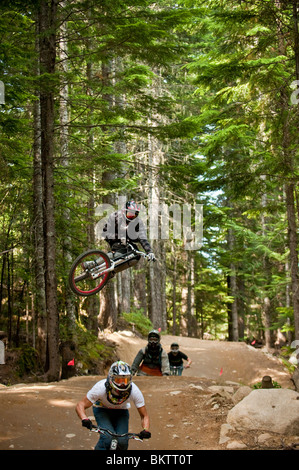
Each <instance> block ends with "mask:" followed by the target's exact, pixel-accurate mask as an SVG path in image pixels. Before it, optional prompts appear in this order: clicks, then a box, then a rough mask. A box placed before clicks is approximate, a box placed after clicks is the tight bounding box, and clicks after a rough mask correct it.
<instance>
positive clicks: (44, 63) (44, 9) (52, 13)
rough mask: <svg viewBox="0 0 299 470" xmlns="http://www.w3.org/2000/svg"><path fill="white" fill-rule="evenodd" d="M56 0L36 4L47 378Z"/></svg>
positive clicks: (54, 345)
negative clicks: (40, 81)
mask: <svg viewBox="0 0 299 470" xmlns="http://www.w3.org/2000/svg"><path fill="white" fill-rule="evenodd" d="M57 3H58V0H51V1H47V0H41V2H40V7H39V27H40V28H39V30H40V31H39V32H40V69H41V75H43V74H46V77H45V78H44V81H43V82H42V83H41V92H40V112H41V162H42V177H43V190H44V195H43V202H44V214H43V215H44V220H43V222H44V240H45V274H46V302H47V321H48V323H47V335H48V336H47V345H48V361H49V368H48V371H47V379H48V380H49V381H54V380H58V379H59V371H60V360H59V317H58V305H57V282H56V233H55V232H56V231H55V212H54V90H53V85H52V84H51V85H49V77H53V76H54V73H55V59H56V34H55V31H56V21H57V16H56V13H57Z"/></svg>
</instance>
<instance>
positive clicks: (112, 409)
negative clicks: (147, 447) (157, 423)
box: [76, 361, 151, 450]
mask: <svg viewBox="0 0 299 470" xmlns="http://www.w3.org/2000/svg"><path fill="white" fill-rule="evenodd" d="M130 402H133V403H134V405H135V406H136V408H137V410H138V412H139V415H140V417H141V425H142V428H143V430H142V431H141V433H140V437H141V439H149V438H150V437H151V433H150V432H149V416H148V413H147V410H146V407H145V402H144V397H143V394H142V392H141V391H140V389H139V388H138V387H137V385H136V384H135V383H133V382H132V374H131V370H130V366H129V365H128V364H127V363H126V362H123V361H117V362H114V363H113V364H112V366H111V367H110V370H109V373H108V376H107V379H103V380H100V381H99V382H97V383H96V384H95V385H94V386H93V387H92V388H91V390H89V391H88V392H87V394H86V396H85V397H84V398H83V399H82V400H81V401H79V403H77V406H76V412H77V415H78V416H79V418H80V419H81V420H82V426H84V427H86V428H87V429H92V422H91V420H90V419H89V418H88V417H87V416H86V413H85V410H86V409H87V408H89V407H90V406H93V413H94V416H95V419H96V422H97V425H98V426H99V427H100V428H101V427H102V428H106V429H109V431H111V432H114V433H117V434H125V433H127V432H128V428H129V408H130V406H131V405H130ZM110 443H111V437H108V436H106V435H102V436H101V437H100V439H99V441H98V443H97V445H96V446H95V450H109V448H110ZM118 446H119V448H120V449H121V450H127V449H128V438H127V437H125V436H124V437H119V438H118Z"/></svg>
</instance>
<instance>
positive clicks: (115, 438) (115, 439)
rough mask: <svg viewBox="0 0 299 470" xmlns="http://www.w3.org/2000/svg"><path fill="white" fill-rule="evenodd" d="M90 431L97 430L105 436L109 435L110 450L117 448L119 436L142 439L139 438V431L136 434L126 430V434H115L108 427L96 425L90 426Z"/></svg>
mask: <svg viewBox="0 0 299 470" xmlns="http://www.w3.org/2000/svg"><path fill="white" fill-rule="evenodd" d="M91 431H94V432H98V433H99V434H103V435H106V436H108V437H109V436H110V437H111V438H112V439H111V443H110V450H118V438H119V437H126V438H127V439H135V440H136V441H141V442H142V441H143V439H142V438H141V435H140V433H139V434H136V433H134V432H128V433H126V434H115V433H114V432H111V431H109V429H104V428H98V427H97V426H92V429H91Z"/></svg>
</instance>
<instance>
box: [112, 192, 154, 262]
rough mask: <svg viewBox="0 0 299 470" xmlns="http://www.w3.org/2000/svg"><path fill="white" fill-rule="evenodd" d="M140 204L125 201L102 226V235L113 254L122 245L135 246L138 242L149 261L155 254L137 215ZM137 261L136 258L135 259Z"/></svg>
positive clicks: (120, 250) (119, 249)
mask: <svg viewBox="0 0 299 470" xmlns="http://www.w3.org/2000/svg"><path fill="white" fill-rule="evenodd" d="M139 213H140V206H139V205H138V204H137V203H136V202H135V201H133V200H131V201H128V202H126V204H125V206H124V208H123V209H121V210H119V211H116V212H113V213H112V214H111V215H110V216H109V217H108V220H107V223H106V224H105V225H104V228H103V237H104V238H105V240H106V241H107V242H108V243H109V245H110V248H111V250H112V252H113V253H115V255H116V254H117V253H119V252H120V253H121V252H122V250H124V247H125V246H126V245H127V244H128V243H130V244H131V245H133V246H134V247H135V248H137V246H136V245H135V243H140V244H141V246H142V248H143V249H144V251H145V252H146V253H147V254H148V255H149V257H148V259H149V261H153V260H155V255H154V253H153V250H152V248H151V245H150V243H149V242H148V240H147V236H146V230H145V227H144V224H143V222H142V220H141V219H140V218H139V217H138V216H139ZM136 263H137V260H136Z"/></svg>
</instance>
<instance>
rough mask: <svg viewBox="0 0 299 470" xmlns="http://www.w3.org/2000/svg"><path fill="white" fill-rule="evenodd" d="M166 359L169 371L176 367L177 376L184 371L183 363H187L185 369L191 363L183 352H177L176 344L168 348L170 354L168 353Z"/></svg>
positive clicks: (177, 346)
mask: <svg viewBox="0 0 299 470" xmlns="http://www.w3.org/2000/svg"><path fill="white" fill-rule="evenodd" d="M168 359H169V364H170V369H171V368H172V367H176V368H177V369H178V375H182V373H183V369H184V363H183V360H184V361H187V365H186V366H185V367H186V369H187V368H188V367H190V365H191V363H192V361H191V359H189V358H188V356H186V354H184V353H183V352H181V351H180V350H179V345H178V343H172V345H171V346H170V352H169V353H168Z"/></svg>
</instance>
